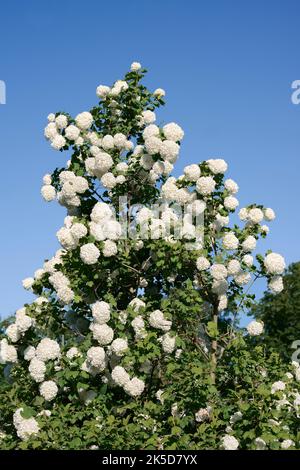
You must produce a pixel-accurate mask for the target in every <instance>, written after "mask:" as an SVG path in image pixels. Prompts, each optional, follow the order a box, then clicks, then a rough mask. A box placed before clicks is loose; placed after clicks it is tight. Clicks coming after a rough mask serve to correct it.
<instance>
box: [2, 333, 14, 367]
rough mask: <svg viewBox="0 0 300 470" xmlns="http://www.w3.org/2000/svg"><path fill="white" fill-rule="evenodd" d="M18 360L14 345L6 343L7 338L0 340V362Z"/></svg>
mask: <svg viewBox="0 0 300 470" xmlns="http://www.w3.org/2000/svg"><path fill="white" fill-rule="evenodd" d="M17 361H18V354H17V350H16V348H15V347H14V346H12V345H10V344H8V342H7V339H6V338H4V339H2V340H1V341H0V364H6V363H14V362H17Z"/></svg>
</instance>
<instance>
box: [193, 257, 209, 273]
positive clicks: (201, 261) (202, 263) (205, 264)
mask: <svg viewBox="0 0 300 470" xmlns="http://www.w3.org/2000/svg"><path fill="white" fill-rule="evenodd" d="M196 266H197V269H198V271H205V270H206V269H208V268H209V267H210V262H209V261H208V259H207V258H205V257H204V256H199V258H197V260H196Z"/></svg>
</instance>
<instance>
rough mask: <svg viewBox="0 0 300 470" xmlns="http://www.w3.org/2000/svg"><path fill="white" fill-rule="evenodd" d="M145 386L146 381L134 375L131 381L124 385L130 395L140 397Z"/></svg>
mask: <svg viewBox="0 0 300 470" xmlns="http://www.w3.org/2000/svg"><path fill="white" fill-rule="evenodd" d="M144 388H145V383H144V382H143V381H142V380H140V379H138V378H137V377H134V378H133V379H131V380H130V381H129V382H126V384H125V385H124V390H125V392H126V393H128V395H131V396H132V397H138V396H140V395H141V394H142V393H143V391H144Z"/></svg>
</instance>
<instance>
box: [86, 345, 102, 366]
mask: <svg viewBox="0 0 300 470" xmlns="http://www.w3.org/2000/svg"><path fill="white" fill-rule="evenodd" d="M86 355H87V359H88V361H89V363H90V364H91V366H92V367H95V368H96V369H98V370H103V369H104V368H105V351H104V349H103V348H101V346H92V347H91V348H90V349H89V350H88V351H87V354H86Z"/></svg>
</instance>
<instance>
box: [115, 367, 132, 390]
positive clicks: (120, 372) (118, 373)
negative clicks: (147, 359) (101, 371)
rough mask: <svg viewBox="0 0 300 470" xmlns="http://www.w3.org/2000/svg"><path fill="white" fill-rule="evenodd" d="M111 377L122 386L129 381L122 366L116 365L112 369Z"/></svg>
mask: <svg viewBox="0 0 300 470" xmlns="http://www.w3.org/2000/svg"><path fill="white" fill-rule="evenodd" d="M111 378H112V379H113V381H114V382H115V383H116V384H117V385H120V386H121V387H123V386H124V385H125V384H126V383H127V382H129V381H130V376H129V374H128V373H127V372H126V370H125V369H124V367H121V366H116V367H114V369H113V370H112V373H111Z"/></svg>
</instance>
